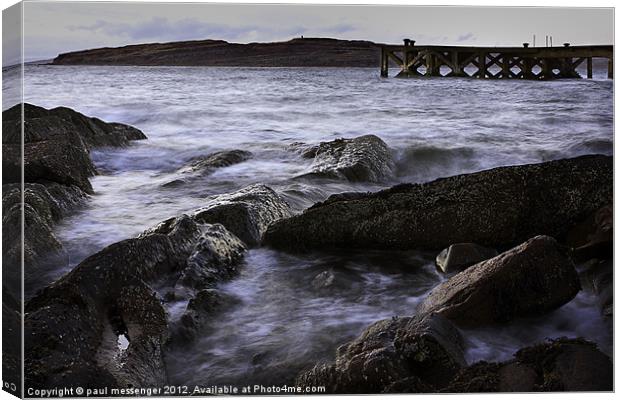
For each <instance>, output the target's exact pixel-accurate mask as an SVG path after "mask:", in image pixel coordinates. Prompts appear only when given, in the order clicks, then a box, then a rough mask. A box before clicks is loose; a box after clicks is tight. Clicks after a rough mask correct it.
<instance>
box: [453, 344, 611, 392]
mask: <svg viewBox="0 0 620 400" xmlns="http://www.w3.org/2000/svg"><path fill="white" fill-rule="evenodd" d="M611 390H613V365H612V363H611V360H610V359H609V357H607V356H606V355H605V354H603V353H601V352H600V351H599V350H598V348H597V346H596V344H594V343H591V342H588V341H586V340H584V339H567V338H559V339H554V340H548V341H547V342H545V343H542V344H537V345H534V346H531V347H526V348H523V349H521V350H519V351H518V352H517V353H516V354H515V356H514V358H513V359H511V360H508V361H506V362H502V363H487V362H484V361H481V362H478V363H476V364H473V365H471V366H469V367H467V368H464V369H462V370H461V371H459V373H458V374H457V376H456V377H455V378H454V379H453V380H452V382H450V384H449V385H448V386H447V387H445V388H443V389H442V390H441V391H442V392H445V393H463V392H469V393H472V392H474V393H476V392H549V391H554V392H556V391H566V392H581V391H587V392H594V391H611Z"/></svg>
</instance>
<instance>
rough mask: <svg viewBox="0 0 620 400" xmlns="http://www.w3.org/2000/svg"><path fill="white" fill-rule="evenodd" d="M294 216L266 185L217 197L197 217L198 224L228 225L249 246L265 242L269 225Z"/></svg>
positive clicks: (195, 214) (287, 206)
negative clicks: (263, 240)
mask: <svg viewBox="0 0 620 400" xmlns="http://www.w3.org/2000/svg"><path fill="white" fill-rule="evenodd" d="M290 216H291V211H290V207H289V205H288V204H287V203H286V202H285V201H284V200H282V198H280V196H278V194H277V193H276V192H274V191H273V190H272V189H270V188H269V187H267V186H265V185H252V186H248V187H246V188H243V189H241V190H238V191H236V192H234V193H230V194H222V195H219V196H214V197H213V198H211V200H210V201H209V204H207V205H206V206H205V207H203V208H201V209H199V210H197V211H196V212H195V213H194V215H193V217H194V218H195V219H196V221H198V222H203V223H210V224H215V223H219V224H222V225H224V226H225V227H226V229H228V230H229V231H230V232H232V233H234V234H235V235H236V236H237V237H239V238H240V239H241V240H242V241H243V242H244V243H245V244H246V245H248V246H256V245H258V244H259V243H260V242H261V239H262V236H263V234H264V233H265V231H266V230H267V227H268V226H269V224H271V223H273V222H275V221H277V220H279V219H281V218H287V217H290Z"/></svg>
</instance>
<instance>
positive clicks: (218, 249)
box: [179, 224, 246, 289]
mask: <svg viewBox="0 0 620 400" xmlns="http://www.w3.org/2000/svg"><path fill="white" fill-rule="evenodd" d="M245 251H246V247H245V245H244V244H243V243H242V242H241V240H239V238H237V236H235V235H233V234H232V233H230V232H229V231H228V230H227V229H226V228H224V226H223V225H220V224H214V225H208V226H206V227H205V228H204V232H203V234H202V236H200V238H198V241H197V243H196V246H195V248H194V251H193V252H192V254H191V255H190V256H189V258H188V259H187V266H186V267H185V269H184V270H183V272H182V273H181V277H180V278H179V282H180V283H182V284H183V286H185V287H191V288H194V289H203V288H206V287H208V286H210V285H212V284H213V283H215V282H217V281H221V280H224V279H228V278H230V277H232V276H233V275H235V274H236V273H237V264H238V263H239V261H240V260H241V259H242V258H243V255H244V253H245Z"/></svg>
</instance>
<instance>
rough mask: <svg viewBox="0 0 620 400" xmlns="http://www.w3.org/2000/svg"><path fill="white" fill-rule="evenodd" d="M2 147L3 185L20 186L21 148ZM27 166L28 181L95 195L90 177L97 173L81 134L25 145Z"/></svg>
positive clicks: (3, 145)
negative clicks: (76, 189) (69, 187)
mask: <svg viewBox="0 0 620 400" xmlns="http://www.w3.org/2000/svg"><path fill="white" fill-rule="evenodd" d="M2 147H3V149H2V154H3V155H4V156H3V158H2V168H3V171H4V172H3V179H2V182H3V183H18V182H20V180H21V168H22V165H21V164H22V158H21V157H20V153H19V147H20V145H13V144H2ZM23 167H24V181H25V182H33V183H37V182H42V181H51V182H56V183H60V184H63V185H67V186H71V185H75V186H77V187H79V188H80V189H82V190H83V191H84V192H86V193H93V188H92V186H91V185H90V182H89V180H88V178H89V177H91V176H94V175H95V174H96V173H97V171H96V169H95V166H94V164H93V163H92V161H91V159H90V156H89V154H88V150H87V149H86V147H84V145H83V144H82V143H81V142H80V140H79V137H78V136H77V134H72V135H70V136H69V135H67V136H64V137H62V138H61V137H58V138H54V139H53V140H52V139H49V140H41V141H37V142H30V143H26V144H24V158H23Z"/></svg>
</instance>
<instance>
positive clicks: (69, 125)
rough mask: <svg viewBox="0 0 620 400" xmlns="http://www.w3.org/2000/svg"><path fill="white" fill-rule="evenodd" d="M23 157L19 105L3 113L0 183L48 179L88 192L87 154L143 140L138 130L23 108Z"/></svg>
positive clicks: (91, 170)
mask: <svg viewBox="0 0 620 400" xmlns="http://www.w3.org/2000/svg"><path fill="white" fill-rule="evenodd" d="M23 106H24V117H25V119H24V121H23V130H24V137H23V141H24V153H23V159H22V157H21V152H20V147H21V129H22V122H21V104H18V105H16V106H13V107H12V108H10V109H8V110H6V111H4V112H3V113H2V117H3V121H2V154H3V159H2V167H3V168H4V173H3V178H2V181H3V183H14V182H20V181H21V178H22V176H21V168H22V161H23V167H24V177H23V178H24V181H25V182H42V181H51V182H57V183H60V184H64V185H75V186H77V187H79V188H80V189H82V190H83V191H84V192H86V193H92V191H93V189H92V186H91V185H90V182H89V181H88V178H89V177H91V176H93V175H95V174H96V173H97V171H96V169H95V166H94V164H93V163H92V161H91V159H90V156H89V150H90V149H91V148H93V147H101V146H126V145H128V144H129V141H130V140H140V139H146V136H144V134H143V133H142V132H140V131H139V130H138V129H136V128H133V127H131V126H128V125H123V124H118V123H111V124H110V123H105V122H103V121H101V120H99V119H96V118H89V117H86V116H84V115H82V114H80V113H78V112H76V111H73V110H71V109H69V108H66V107H58V108H54V109H52V110H46V109H45V108H42V107H37V106H34V105H31V104H24V105H23Z"/></svg>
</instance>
